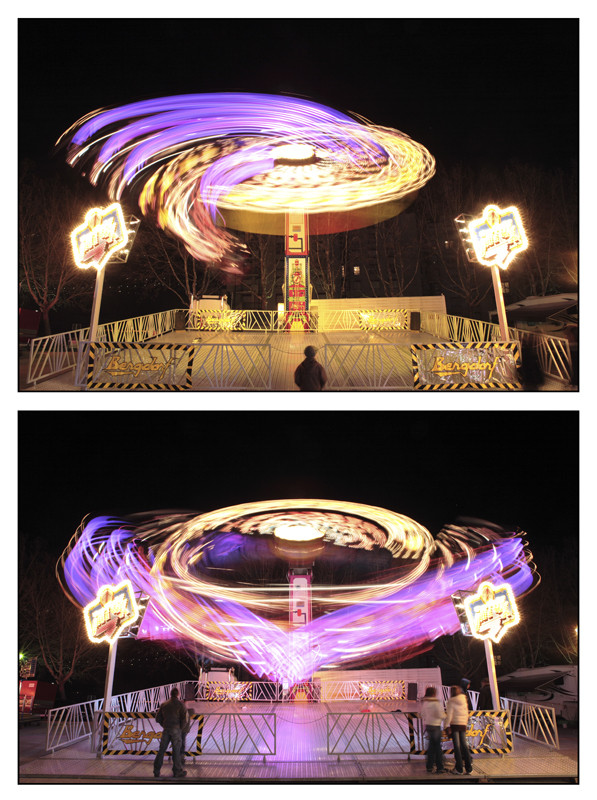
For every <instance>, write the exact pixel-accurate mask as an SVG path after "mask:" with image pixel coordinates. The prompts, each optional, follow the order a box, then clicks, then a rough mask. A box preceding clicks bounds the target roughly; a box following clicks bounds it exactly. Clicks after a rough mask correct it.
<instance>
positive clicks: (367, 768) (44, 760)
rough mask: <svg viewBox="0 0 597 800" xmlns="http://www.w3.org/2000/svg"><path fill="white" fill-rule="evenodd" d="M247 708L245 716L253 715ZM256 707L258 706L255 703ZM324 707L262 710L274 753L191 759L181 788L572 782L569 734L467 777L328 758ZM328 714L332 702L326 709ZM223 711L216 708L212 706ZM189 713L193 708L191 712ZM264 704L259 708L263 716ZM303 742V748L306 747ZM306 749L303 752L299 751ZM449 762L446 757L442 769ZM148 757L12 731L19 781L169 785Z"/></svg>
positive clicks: (412, 760) (483, 759) (477, 761)
mask: <svg viewBox="0 0 597 800" xmlns="http://www.w3.org/2000/svg"><path fill="white" fill-rule="evenodd" d="M254 705H256V704H251V711H253V710H256V709H254V708H253V706H254ZM259 705H260V706H261V705H262V704H259ZM326 705H327V704H316V705H310V704H308V705H305V706H301V707H299V708H297V707H296V706H294V707H292V706H288V707H286V706H284V705H276V706H268V708H269V709H270V710H275V712H276V714H277V729H278V747H277V754H276V755H274V756H267V757H265V758H263V757H262V756H255V755H253V756H218V755H214V754H209V755H204V756H199V757H197V758H195V759H194V760H191V761H190V762H189V761H187V764H186V765H185V768H186V770H187V773H188V774H187V777H186V778H184V779H183V780H184V782H185V783H251V782H254V783H296V782H313V783H380V784H382V783H417V784H419V783H438V782H441V783H469V784H470V783H473V784H478V783H484V784H488V783H522V782H529V783H577V782H578V743H577V735H576V734H577V732H576V730H571V729H568V730H561V731H560V745H561V747H560V750H559V751H558V750H554V749H553V748H549V747H547V746H545V745H539V744H535V743H533V742H527V741H525V740H524V739H520V738H518V737H517V738H515V744H514V750H513V752H512V753H509V754H507V755H503V756H496V755H475V756H474V761H473V772H472V774H471V775H462V776H461V775H456V774H450V773H447V774H444V775H435V774H433V775H428V774H427V772H426V771H425V760H424V757H423V756H411V757H409V756H408V755H406V754H405V755H399V756H388V755H384V756H351V755H349V756H341V757H340V758H338V757H336V756H329V755H328V754H327V746H326V725H325V716H326V713H327V710H329V709H327V708H326V707H325V706H326ZM334 706H335V708H334V710H338V709H337V708H336V704H334ZM220 708H221V709H222V710H223V707H222V706H220ZM196 710H201V709H199V708H197V709H196ZM264 710H265V706H263V707H260V709H259V711H264ZM308 743H309V744H308ZM307 749H308V750H309V752H308V753H307ZM450 764H451V765H452V766H453V762H452V761H450V760H449V759H448V766H449V765H450ZM152 765H153V756H136V757H135V756H106V757H104V758H101V759H100V758H97V756H96V755H95V754H94V753H92V752H90V744H89V741H88V740H86V741H83V742H78V743H76V744H74V745H71V746H70V747H66V748H63V749H61V750H58V751H56V752H55V753H46V752H45V726H44V725H42V726H40V727H27V728H22V729H21V730H20V731H19V782H20V783H22V784H25V783H26V784H36V783H44V784H47V783H55V784H71V783H109V784H114V783H117V784H146V783H170V782H178V781H175V780H174V778H173V777H172V774H171V769H170V765H169V763H168V762H165V763H164V767H163V769H162V777H160V778H159V779H155V778H154V777H153V767H152Z"/></svg>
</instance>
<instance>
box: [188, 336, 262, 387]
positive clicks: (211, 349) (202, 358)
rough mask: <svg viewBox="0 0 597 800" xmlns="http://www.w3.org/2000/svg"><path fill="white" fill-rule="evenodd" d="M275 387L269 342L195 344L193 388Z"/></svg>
mask: <svg viewBox="0 0 597 800" xmlns="http://www.w3.org/2000/svg"><path fill="white" fill-rule="evenodd" d="M199 386H200V387H201V388H205V387H206V386H207V388H209V389H271V386H272V352H271V345H269V344H205V345H200V346H197V347H196V348H195V355H194V358H193V388H198V387H199Z"/></svg>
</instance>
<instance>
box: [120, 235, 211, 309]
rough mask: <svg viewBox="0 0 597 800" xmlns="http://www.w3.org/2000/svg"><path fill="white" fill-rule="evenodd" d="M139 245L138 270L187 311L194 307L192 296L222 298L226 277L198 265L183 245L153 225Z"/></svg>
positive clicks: (142, 236) (206, 266)
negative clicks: (169, 294) (176, 299)
mask: <svg viewBox="0 0 597 800" xmlns="http://www.w3.org/2000/svg"><path fill="white" fill-rule="evenodd" d="M136 245H137V247H136V249H137V253H136V259H135V260H136V262H137V263H138V264H139V267H138V269H141V270H145V271H147V272H149V273H150V274H151V276H152V277H153V281H154V283H157V284H158V285H159V286H161V287H162V288H164V289H168V290H169V291H171V292H172V293H173V294H174V295H176V297H177V298H178V299H179V300H180V302H181V304H182V307H183V308H186V307H188V306H189V305H190V302H191V295H192V296H193V297H201V295H203V294H214V293H215V294H220V292H221V289H222V277H221V274H220V273H219V271H218V270H217V269H214V268H213V266H212V265H207V264H201V263H200V262H198V261H196V260H195V259H194V258H193V257H192V256H191V255H190V253H189V252H188V251H187V249H186V248H185V247H184V245H183V244H182V242H181V241H179V240H178V239H173V238H171V237H170V236H168V235H167V234H165V233H164V232H163V231H161V230H159V229H158V228H157V227H155V226H153V225H151V223H150V224H147V225H145V226H144V228H143V230H142V231H141V232H140V235H139V236H138V237H137V242H136Z"/></svg>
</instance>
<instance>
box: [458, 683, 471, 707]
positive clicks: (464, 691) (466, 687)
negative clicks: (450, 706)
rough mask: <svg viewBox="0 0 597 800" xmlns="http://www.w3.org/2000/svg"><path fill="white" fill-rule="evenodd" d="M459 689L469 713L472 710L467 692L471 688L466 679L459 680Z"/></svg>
mask: <svg viewBox="0 0 597 800" xmlns="http://www.w3.org/2000/svg"><path fill="white" fill-rule="evenodd" d="M460 688H461V689H462V694H463V695H464V696H465V697H466V702H467V705H468V708H469V711H472V710H473V706H472V703H471V698H470V695H469V693H468V690H469V689H470V688H471V682H470V681H469V679H468V678H461V680H460Z"/></svg>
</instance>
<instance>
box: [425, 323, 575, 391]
mask: <svg viewBox="0 0 597 800" xmlns="http://www.w3.org/2000/svg"><path fill="white" fill-rule="evenodd" d="M421 330H422V331H425V332H426V333H431V334H432V335H433V336H441V337H442V338H443V339H446V340H447V341H450V342H499V341H501V340H502V335H501V332H500V326H499V325H495V324H494V323H491V322H482V321H481V320H477V319H468V318H466V317H454V316H452V315H451V314H439V313H437V312H432V311H425V312H422V313H421ZM508 333H509V336H510V339H513V340H517V341H519V342H520V344H521V348H523V349H527V348H528V350H532V351H533V352H534V354H535V356H536V359H537V362H538V364H539V368H540V370H541V372H542V373H543V375H544V376H545V377H546V378H551V379H552V380H556V381H559V382H561V383H562V384H563V385H568V384H571V383H573V382H574V381H576V380H577V376H575V375H574V365H573V362H572V354H571V352H570V342H569V341H568V339H564V338H561V337H558V336H549V335H547V334H543V333H533V332H532V331H523V330H520V329H519V328H508ZM524 356H525V353H523V362H524ZM523 365H524V364H523Z"/></svg>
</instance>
